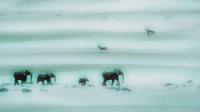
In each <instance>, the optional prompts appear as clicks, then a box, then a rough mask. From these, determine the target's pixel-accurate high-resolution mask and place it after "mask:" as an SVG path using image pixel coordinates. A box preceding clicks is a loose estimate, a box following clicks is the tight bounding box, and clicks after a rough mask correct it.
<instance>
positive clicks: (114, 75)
mask: <svg viewBox="0 0 200 112" xmlns="http://www.w3.org/2000/svg"><path fill="white" fill-rule="evenodd" d="M119 75H122V77H123V80H124V74H123V72H122V71H121V70H120V69H115V70H114V71H112V72H107V71H104V72H103V73H102V77H103V84H102V85H103V86H106V82H107V81H108V80H112V84H111V86H113V84H114V82H115V80H117V82H118V84H117V85H118V86H120V82H119Z"/></svg>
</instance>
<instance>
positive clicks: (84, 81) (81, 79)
mask: <svg viewBox="0 0 200 112" xmlns="http://www.w3.org/2000/svg"><path fill="white" fill-rule="evenodd" d="M87 82H89V80H88V79H87V78H86V77H84V78H80V79H79V85H82V86H84V85H86V83H87Z"/></svg>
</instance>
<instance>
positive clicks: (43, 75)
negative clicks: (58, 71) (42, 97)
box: [37, 73, 56, 85]
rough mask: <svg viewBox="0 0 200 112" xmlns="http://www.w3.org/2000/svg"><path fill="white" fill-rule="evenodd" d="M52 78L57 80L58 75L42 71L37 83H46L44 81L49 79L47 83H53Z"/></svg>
mask: <svg viewBox="0 0 200 112" xmlns="http://www.w3.org/2000/svg"><path fill="white" fill-rule="evenodd" d="M51 78H54V80H55V82H56V76H55V74H53V73H40V74H38V77H37V83H39V82H42V84H43V85H44V81H47V84H52V82H51Z"/></svg>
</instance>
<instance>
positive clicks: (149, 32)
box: [145, 29, 156, 36]
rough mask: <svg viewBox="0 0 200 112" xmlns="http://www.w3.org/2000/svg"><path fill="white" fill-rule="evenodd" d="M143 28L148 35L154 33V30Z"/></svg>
mask: <svg viewBox="0 0 200 112" xmlns="http://www.w3.org/2000/svg"><path fill="white" fill-rule="evenodd" d="M145 30H146V32H147V35H148V36H151V35H152V34H155V33H156V32H155V31H153V30H150V29H145Z"/></svg>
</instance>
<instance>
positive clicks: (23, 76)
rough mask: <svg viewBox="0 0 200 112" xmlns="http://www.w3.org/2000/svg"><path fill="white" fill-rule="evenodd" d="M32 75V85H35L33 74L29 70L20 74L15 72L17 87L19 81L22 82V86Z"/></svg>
mask: <svg viewBox="0 0 200 112" xmlns="http://www.w3.org/2000/svg"><path fill="white" fill-rule="evenodd" d="M28 75H30V79H31V84H32V83H33V81H32V73H31V72H30V71H29V70H25V71H19V72H14V75H13V76H14V78H15V83H14V84H15V85H16V84H17V85H19V83H18V80H21V81H22V84H25V83H26V80H27V76H28Z"/></svg>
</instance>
